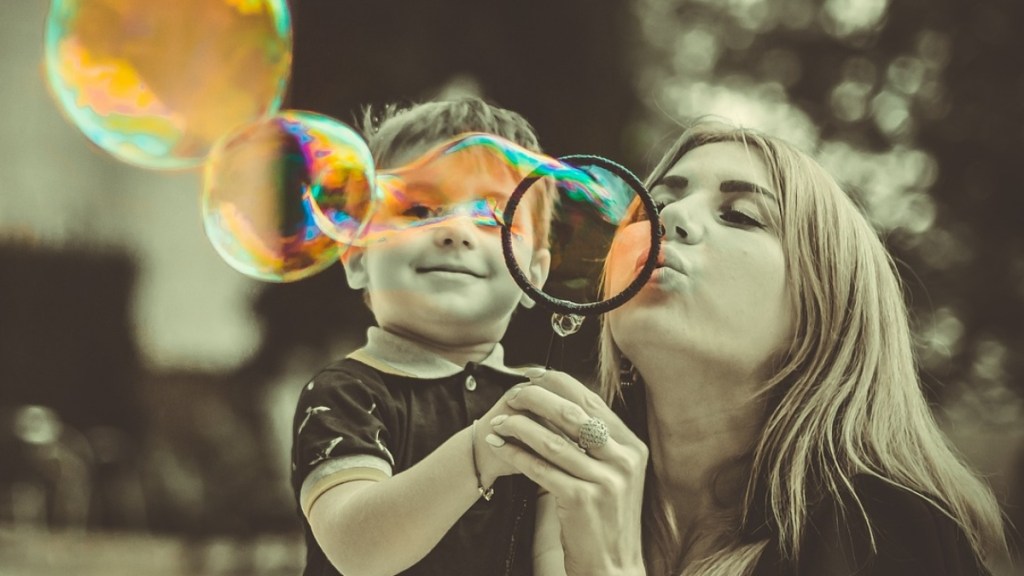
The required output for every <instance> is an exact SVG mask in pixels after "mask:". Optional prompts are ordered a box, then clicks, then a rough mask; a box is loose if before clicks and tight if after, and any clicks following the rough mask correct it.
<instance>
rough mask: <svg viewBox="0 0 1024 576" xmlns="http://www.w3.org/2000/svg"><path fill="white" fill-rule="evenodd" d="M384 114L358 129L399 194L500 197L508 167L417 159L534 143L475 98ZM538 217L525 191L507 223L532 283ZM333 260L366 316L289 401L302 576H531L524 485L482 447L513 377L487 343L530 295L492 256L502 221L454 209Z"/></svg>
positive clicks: (516, 120)
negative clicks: (481, 145) (363, 325)
mask: <svg viewBox="0 0 1024 576" xmlns="http://www.w3.org/2000/svg"><path fill="white" fill-rule="evenodd" d="M385 116H386V117H385V118H383V119H382V120H378V121H377V122H376V124H375V125H374V123H372V122H371V123H370V124H371V125H370V126H369V129H368V130H367V132H368V142H369V145H370V150H371V151H372V152H373V155H374V161H375V163H376V166H377V167H378V172H383V173H385V174H387V173H388V172H389V169H397V168H400V167H402V166H407V165H409V163H410V162H415V163H414V166H416V169H415V170H412V171H408V170H405V169H400V170H396V171H395V172H394V174H396V175H398V176H399V177H404V178H406V179H407V180H408V181H406V182H404V184H405V186H406V187H407V189H406V190H405V192H408V193H410V194H412V193H413V190H412V189H413V188H417V189H422V190H433V191H434V194H435V196H440V197H443V198H445V199H446V201H448V202H450V203H451V204H452V205H460V204H462V205H464V204H472V202H473V201H474V200H486V201H487V202H495V203H497V204H499V205H503V204H504V201H506V200H507V199H508V197H509V196H510V195H511V193H512V191H513V190H514V188H515V186H516V184H518V178H516V177H514V175H513V174H512V173H511V171H502V170H497V171H495V170H489V169H487V167H486V166H485V165H484V164H480V163H474V162H461V163H460V162H458V161H457V159H458V156H456V155H450V156H444V157H443V158H444V160H443V161H442V160H432V158H435V156H432V155H431V154H429V153H428V154H427V155H426V156H423V154H424V153H425V152H430V151H431V150H432V149H434V148H435V147H436V146H437V145H438V144H443V143H445V142H447V141H450V140H452V139H453V138H454V137H456V136H459V135H461V134H464V133H467V132H484V133H488V134H492V135H496V136H500V137H502V138H504V139H506V140H509V141H512V142H515V143H517V144H519V145H520V146H522V147H524V148H527V149H529V150H532V151H536V152H539V146H538V144H537V139H536V136H535V135H534V134H533V131H532V128H531V127H530V125H529V124H528V123H527V122H526V121H525V120H524V119H523V118H522V117H521V116H519V115H518V114H515V113H513V112H510V111H507V110H503V109H500V108H496V107H493V106H491V105H489V104H486V103H484V102H483V101H481V100H478V99H468V100H461V101H456V102H432V103H427V104H422V105H419V106H415V107H413V108H410V109H407V110H402V111H396V110H394V109H388V110H387V111H386V112H385ZM485 155H486V154H485ZM453 157H454V158H455V160H453ZM520 213H522V214H524V216H523V217H522V221H523V222H522V223H520V219H521V218H520V216H519V214H520ZM550 213H551V199H550V197H548V196H545V195H543V194H536V195H534V194H533V192H532V191H531V192H530V193H528V194H526V195H525V196H524V199H523V205H522V207H521V210H519V211H517V216H516V226H514V230H515V231H516V232H517V239H516V244H515V246H516V254H517V257H518V258H519V261H520V263H521V267H522V269H523V270H524V271H526V272H527V274H528V275H529V276H530V280H531V282H533V283H534V285H536V286H541V285H543V283H544V280H545V279H546V278H547V273H548V267H549V263H550V253H549V252H548V249H547V236H548V234H547V232H548V226H549V221H550ZM399 216H400V217H417V216H420V214H419V212H418V211H417V210H416V209H413V208H412V207H411V208H408V209H407V210H406V212H405V213H402V214H399ZM382 217H383V218H387V215H386V214H385V215H384V216H382ZM385 224H386V222H385ZM343 264H344V266H345V272H346V276H347V279H348V283H349V285H350V286H351V287H352V288H355V289H362V290H365V295H366V300H367V303H368V305H369V306H370V308H371V310H372V311H373V314H374V317H375V319H376V322H377V325H378V326H376V327H372V328H370V329H369V332H368V335H367V343H366V345H365V346H364V347H363V348H360V349H359V350H357V351H355V352H353V353H352V354H350V355H349V356H348V357H347V358H345V359H343V360H341V361H339V362H336V363H334V364H331V365H330V366H328V367H327V368H325V369H324V370H322V371H321V372H320V373H319V374H317V375H316V376H315V377H314V378H313V381H312V382H310V383H309V384H307V385H306V386H305V387H304V388H303V390H302V393H301V396H300V398H299V401H298V406H297V409H296V413H295V422H294V429H293V430H294V439H293V448H292V458H293V461H292V467H293V473H292V486H293V489H294V490H295V493H296V496H297V498H298V500H299V506H300V508H301V511H302V514H303V518H304V528H305V533H306V544H307V565H306V570H305V574H306V576H311V575H314V574H315V575H318V576H319V575H328V574H346V575H349V576H352V575H358V574H374V575H392V574H399V573H401V574H409V575H412V574H416V575H426V574H437V575H445V576H449V575H452V576H456V575H458V576H474V575H478V576H498V575H502V574H529V573H530V572H531V562H532V541H533V531H534V514H535V509H534V508H535V500H536V491H537V487H536V485H535V484H533V483H532V482H530V481H529V480H527V479H526V478H525V477H523V476H519V475H509V474H511V473H512V472H513V471H512V470H511V469H508V468H506V467H505V465H504V464H501V463H500V462H499V461H498V460H497V459H495V458H494V457H493V456H492V455H491V451H490V450H489V449H487V447H486V445H485V444H484V438H485V436H486V435H487V434H488V433H489V432H490V431H491V430H490V425H489V422H490V420H491V418H493V417H495V416H497V415H499V414H502V413H507V411H508V410H507V409H506V408H505V407H504V402H502V401H501V399H502V397H503V395H504V394H505V393H506V391H508V389H509V388H511V387H512V386H514V385H516V384H518V383H520V382H524V381H526V380H527V378H525V377H524V376H522V375H521V374H520V373H519V372H517V371H515V370H512V369H509V368H507V367H506V366H505V365H504V363H503V352H502V347H501V344H499V340H500V339H501V338H502V336H503V335H504V333H505V330H506V328H507V326H508V323H509V320H510V318H511V316H512V313H513V311H514V310H515V308H516V307H517V305H518V304H519V303H521V302H522V303H524V304H528V300H527V299H526V298H525V297H524V295H523V293H522V292H521V290H520V289H519V288H518V286H517V285H516V284H515V282H514V281H513V279H512V276H511V274H510V273H509V272H508V269H507V268H506V266H505V263H504V260H503V256H502V251H501V237H500V230H499V229H498V227H497V226H493V225H491V226H486V225H478V223H477V222H476V221H474V220H473V219H472V217H471V216H470V215H468V214H464V213H457V212H456V213H454V215H450V217H448V218H442V219H437V220H436V221H432V222H429V223H427V224H426V225H423V226H415V227H410V228H406V229H397V228H396V229H395V230H392V231H390V232H386V233H384V234H382V235H381V236H379V237H378V238H376V239H374V241H372V242H370V243H368V244H367V245H366V246H365V247H362V248H358V249H351V250H350V251H349V252H348V253H347V254H346V255H345V257H344V259H343ZM476 420H479V422H478V423H477V422H475V421H476Z"/></svg>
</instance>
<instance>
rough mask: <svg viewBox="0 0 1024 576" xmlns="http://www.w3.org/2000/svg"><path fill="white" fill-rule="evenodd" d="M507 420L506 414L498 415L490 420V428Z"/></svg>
mask: <svg viewBox="0 0 1024 576" xmlns="http://www.w3.org/2000/svg"><path fill="white" fill-rule="evenodd" d="M506 419H508V414H498V415H497V416H495V417H494V418H491V426H497V425H498V424H501V423H502V422H504V421H505V420H506Z"/></svg>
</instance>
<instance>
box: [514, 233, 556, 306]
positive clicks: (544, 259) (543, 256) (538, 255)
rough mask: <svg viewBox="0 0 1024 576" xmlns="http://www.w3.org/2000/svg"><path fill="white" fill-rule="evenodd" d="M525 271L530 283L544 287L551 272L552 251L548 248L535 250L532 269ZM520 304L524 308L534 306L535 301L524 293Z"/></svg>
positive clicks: (531, 264) (531, 262)
mask: <svg viewBox="0 0 1024 576" xmlns="http://www.w3.org/2000/svg"><path fill="white" fill-rule="evenodd" d="M525 272H526V277H527V278H529V280H530V284H533V285H534V286H536V287H537V289H541V288H543V287H544V283H545V282H547V281H548V272H551V251H550V250H548V249H546V248H543V249H540V250H534V252H533V259H532V260H531V261H530V269H529V270H526V271H525ZM519 304H520V305H521V306H522V307H523V308H533V305H534V304H535V302H534V301H533V298H530V297H529V296H527V295H526V294H525V293H524V294H523V296H522V298H520V299H519Z"/></svg>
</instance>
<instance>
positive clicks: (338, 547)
mask: <svg viewBox="0 0 1024 576" xmlns="http://www.w3.org/2000/svg"><path fill="white" fill-rule="evenodd" d="M481 424H482V423H481ZM479 426H480V425H479V424H478V427H479ZM485 429H486V428H485ZM480 432H481V430H478V431H477V438H476V443H477V445H476V446H474V445H473V443H472V440H471V439H472V432H471V429H470V428H466V429H464V430H462V431H461V432H459V433H457V434H455V435H454V436H452V437H451V438H449V439H448V440H447V441H446V442H445V443H444V444H442V445H441V446H439V447H438V448H437V450H435V451H434V452H432V453H431V454H430V455H429V456H427V457H426V458H424V459H423V460H421V461H420V462H418V463H417V464H416V465H414V466H412V467H411V468H409V469H408V470H405V471H403V472H401V473H399V474H396V475H395V476H392V477H390V478H387V479H385V480H381V481H379V482H374V481H367V480H354V481H351V482H346V483H344V484H339V485H338V486H335V487H333V488H330V489H329V490H327V491H326V492H324V493H323V494H322V495H320V496H319V498H317V499H316V500H315V501H314V502H313V504H312V505H311V506H310V509H309V511H308V519H309V524H310V527H311V528H312V529H313V534H314V535H315V536H316V539H317V542H318V543H319V544H320V547H321V548H322V549H323V551H324V553H325V554H326V555H327V558H328V559H329V560H330V561H331V563H332V564H334V566H335V567H336V568H338V570H339V571H340V572H342V573H343V574H345V575H346V576H377V575H382V576H391V575H393V574H396V573H398V572H401V571H402V570H405V569H407V568H409V567H410V566H412V565H413V564H415V563H416V562H419V561H420V560H422V559H423V557H424V556H426V555H427V553H428V552H430V550H431V549H433V548H434V546H436V545H437V543H438V542H439V541H440V540H441V538H442V537H443V536H444V535H445V533H447V531H448V530H449V529H450V528H451V527H452V526H453V525H454V524H455V522H456V521H457V520H458V519H459V518H460V517H461V516H462V515H463V514H465V513H466V511H467V510H469V508H470V506H472V505H473V503H474V502H476V500H477V499H478V498H479V497H480V493H479V491H478V489H477V478H476V473H475V471H474V469H473V460H472V458H473V453H472V452H471V450H476V456H477V458H478V459H477V462H481V458H480V457H481V456H483V457H484V458H486V457H487V456H490V455H489V454H487V455H484V454H483V453H484V452H485V448H484V446H482V445H480V444H479V443H480V442H482V441H483V439H482V438H481V437H480ZM487 452H489V451H487ZM480 473H481V481H482V483H483V485H484V486H490V485H491V484H493V482H494V479H495V475H496V473H494V472H488V471H486V470H483V469H482V470H481V471H480Z"/></svg>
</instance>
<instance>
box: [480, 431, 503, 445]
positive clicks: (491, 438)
mask: <svg viewBox="0 0 1024 576" xmlns="http://www.w3.org/2000/svg"><path fill="white" fill-rule="evenodd" d="M484 440H486V441H487V443H488V444H490V445H491V446H494V447H495V448H501V447H502V446H504V445H505V439H504V438H502V437H501V436H498V435H497V434H488V435H487V436H484Z"/></svg>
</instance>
